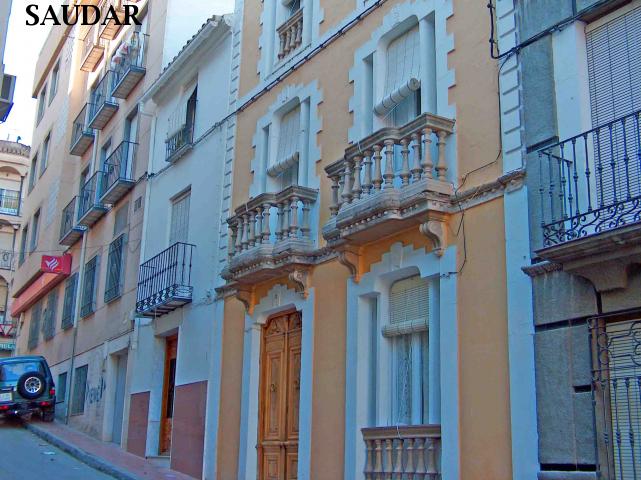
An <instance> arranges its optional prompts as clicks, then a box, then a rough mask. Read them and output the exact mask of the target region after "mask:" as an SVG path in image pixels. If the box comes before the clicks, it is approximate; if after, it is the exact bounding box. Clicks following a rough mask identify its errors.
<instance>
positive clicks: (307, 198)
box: [222, 186, 318, 285]
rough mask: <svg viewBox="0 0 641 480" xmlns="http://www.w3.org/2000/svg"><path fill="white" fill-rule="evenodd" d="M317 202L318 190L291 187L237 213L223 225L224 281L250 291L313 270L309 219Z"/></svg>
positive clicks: (253, 201)
mask: <svg viewBox="0 0 641 480" xmlns="http://www.w3.org/2000/svg"><path fill="white" fill-rule="evenodd" d="M317 197H318V190H315V189H311V188H307V187H301V186H291V187H288V188H286V189H285V190H283V191H281V192H279V193H263V194H260V195H258V196H257V197H255V198H253V199H251V200H250V201H249V202H247V203H245V204H244V205H241V206H240V207H238V208H237V209H236V210H235V215H234V216H233V217H231V218H229V219H228V220H227V223H228V225H229V247H228V249H229V262H228V265H227V267H226V268H225V269H224V270H223V272H222V277H223V278H224V279H225V280H227V282H228V283H232V282H233V283H236V284H243V285H253V284H256V283H258V282H261V281H264V280H267V279H269V278H274V277H278V276H282V275H283V274H286V273H292V272H294V271H296V270H297V269H300V268H305V267H307V266H309V265H312V264H313V263H314V259H315V254H316V242H315V241H314V239H313V237H312V235H311V227H310V225H311V224H310V213H311V209H312V208H313V207H314V205H315V203H316V200H317Z"/></svg>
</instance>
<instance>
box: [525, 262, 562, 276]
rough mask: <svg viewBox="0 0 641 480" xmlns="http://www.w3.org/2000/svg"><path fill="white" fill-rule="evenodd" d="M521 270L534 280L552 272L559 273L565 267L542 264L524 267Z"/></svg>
mask: <svg viewBox="0 0 641 480" xmlns="http://www.w3.org/2000/svg"><path fill="white" fill-rule="evenodd" d="M521 270H523V272H525V274H526V275H528V276H529V277H532V278H534V277H538V276H541V275H545V274H546V273H550V272H559V271H561V270H563V265H561V264H560V263H553V262H542V263H536V264H534V265H528V266H527V267H522V268H521Z"/></svg>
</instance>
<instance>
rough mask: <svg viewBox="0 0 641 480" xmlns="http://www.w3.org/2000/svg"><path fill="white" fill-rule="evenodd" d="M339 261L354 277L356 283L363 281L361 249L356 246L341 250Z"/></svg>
mask: <svg viewBox="0 0 641 480" xmlns="http://www.w3.org/2000/svg"><path fill="white" fill-rule="evenodd" d="M338 261H339V262H340V264H341V265H344V266H345V267H347V269H348V270H349V273H350V274H351V275H352V279H353V280H354V283H358V282H360V280H361V275H362V269H361V248H360V247H357V246H355V245H345V246H343V247H342V248H341V249H339V253H338Z"/></svg>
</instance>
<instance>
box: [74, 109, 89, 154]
mask: <svg viewBox="0 0 641 480" xmlns="http://www.w3.org/2000/svg"><path fill="white" fill-rule="evenodd" d="M87 111H88V105H85V106H84V107H82V110H80V113H79V114H78V116H77V117H76V119H75V120H74V121H73V128H72V132H71V146H70V148H69V153H70V154H71V155H78V156H82V155H84V154H85V152H86V151H87V149H88V148H89V147H90V146H91V144H92V143H93V141H94V138H95V132H94V130H93V129H92V128H89V126H88V122H87V120H88V119H87Z"/></svg>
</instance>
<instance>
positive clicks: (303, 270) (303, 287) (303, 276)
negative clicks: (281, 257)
mask: <svg viewBox="0 0 641 480" xmlns="http://www.w3.org/2000/svg"><path fill="white" fill-rule="evenodd" d="M310 277H311V268H309V267H296V268H294V270H293V271H291V272H290V273H289V279H290V280H291V281H292V282H293V283H294V287H295V289H296V292H298V293H300V294H301V295H302V296H303V298H307V296H308V295H309V281H310Z"/></svg>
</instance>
